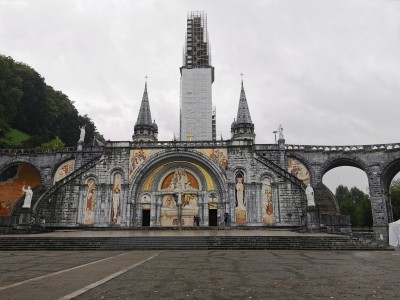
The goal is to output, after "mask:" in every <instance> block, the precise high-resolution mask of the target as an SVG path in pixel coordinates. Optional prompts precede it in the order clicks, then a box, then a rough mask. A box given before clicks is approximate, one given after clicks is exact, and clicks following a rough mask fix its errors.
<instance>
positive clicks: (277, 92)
mask: <svg viewBox="0 0 400 300" xmlns="http://www.w3.org/2000/svg"><path fill="white" fill-rule="evenodd" d="M192 10H202V11H206V12H207V15H208V32H209V38H210V43H211V54H212V63H213V66H214V67H215V72H216V80H215V82H214V84H213V102H214V104H215V105H216V109H217V132H218V134H222V136H223V138H225V139H226V138H230V125H231V123H232V121H233V118H235V117H236V114H237V105H238V101H239V92H240V75H239V74H240V73H241V72H243V73H244V74H245V75H244V85H245V90H246V96H247V100H248V103H249V107H250V112H251V116H252V119H253V122H254V124H255V130H256V135H257V137H256V141H257V143H273V142H274V136H273V134H272V131H274V130H276V129H277V128H278V126H279V124H282V125H283V127H284V132H285V138H286V142H287V143H288V144H312V145H347V144H350V145H354V144H374V143H391V142H400V137H399V135H400V134H399V131H398V128H399V125H400V124H399V123H400V120H399V117H398V113H399V109H400V101H399V100H400V1H395V0H379V1H378V0H373V1H372V0H371V1H366V0H365V1H362V0H346V1H337V0H325V1H321V0H275V1H273V0H270V1H268V0H259V1H258V0H252V1H248V0H217V1H216V0H209V1H208V0H202V1H188V0H180V1H179V0H168V1H165V0H158V1H157V0H155V1H151V0H143V1H131V0H114V1H112V0H85V1H79V0H69V1H67V0H59V1H54V0H35V1H33V0H31V1H28V0H0V41H1V44H0V53H1V54H4V55H9V56H11V57H13V58H14V59H15V60H17V61H22V62H25V63H27V64H28V65H30V66H32V67H33V68H35V69H36V70H37V71H38V72H39V73H40V74H41V75H42V76H43V77H44V78H45V79H46V82H47V83H48V84H49V85H51V86H53V87H54V88H55V89H56V90H61V91H62V92H64V93H65V94H66V95H68V96H69V98H70V99H71V100H72V101H74V102H75V105H76V107H77V108H78V110H79V112H80V113H81V114H88V115H89V116H90V117H91V118H92V119H93V121H94V122H95V124H96V126H97V128H98V130H99V132H100V133H102V134H103V135H104V136H105V138H106V139H111V140H130V139H131V135H132V132H133V126H134V123H135V121H136V118H137V113H138V110H139V106H140V101H141V97H142V93H143V88H144V77H145V76H146V75H148V76H149V79H148V91H149V98H150V106H151V110H152V115H153V118H155V119H156V122H157V124H158V127H159V138H160V140H171V139H172V137H173V133H176V134H177V133H178V132H179V78H180V74H179V67H180V66H181V64H182V48H183V45H184V35H185V26H186V14H187V12H188V11H192ZM328 175H329V174H328ZM328 175H327V176H328ZM338 176H339V175H334V176H332V177H335V178H336V177H338ZM353 177H354V176H353ZM365 180H366V179H365ZM351 184H352V183H349V184H348V185H351ZM361 185H363V184H361Z"/></svg>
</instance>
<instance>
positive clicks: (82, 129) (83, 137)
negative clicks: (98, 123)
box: [78, 125, 86, 144]
mask: <svg viewBox="0 0 400 300" xmlns="http://www.w3.org/2000/svg"><path fill="white" fill-rule="evenodd" d="M85 127H86V125H83V126H82V127H79V129H80V130H81V134H80V136H79V141H78V144H83V142H84V141H85V133H86V131H85Z"/></svg>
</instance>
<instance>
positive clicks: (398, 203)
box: [389, 178, 400, 221]
mask: <svg viewBox="0 0 400 300" xmlns="http://www.w3.org/2000/svg"><path fill="white" fill-rule="evenodd" d="M389 195H390V200H391V202H392V210H393V219H394V220H395V221H397V220H399V219H400V178H398V179H395V180H393V181H392V183H391V185H390V189H389Z"/></svg>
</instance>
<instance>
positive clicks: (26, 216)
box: [17, 208, 32, 230]
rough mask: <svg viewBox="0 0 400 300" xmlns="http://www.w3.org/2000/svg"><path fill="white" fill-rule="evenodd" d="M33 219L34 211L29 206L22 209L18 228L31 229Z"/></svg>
mask: <svg viewBox="0 0 400 300" xmlns="http://www.w3.org/2000/svg"><path fill="white" fill-rule="evenodd" d="M31 220H32V213H31V210H30V209H29V208H25V209H23V210H22V212H21V214H20V215H19V219H18V225H17V229H23V230H26V229H30V228H31Z"/></svg>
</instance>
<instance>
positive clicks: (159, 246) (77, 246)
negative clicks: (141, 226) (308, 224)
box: [0, 236, 389, 251]
mask: <svg viewBox="0 0 400 300" xmlns="http://www.w3.org/2000/svg"><path fill="white" fill-rule="evenodd" d="M0 250H3V251H13V250H15V251H20V250H64V251H65V250H79V251H81V250H389V249H388V248H387V247H385V246H381V245H378V244H373V243H365V242H364V241H360V240H357V239H351V238H349V237H346V236H343V237H342V236H322V237H316V236H300V237H299V236H296V237H291V236H290V237H289V236H287V237H285V236H234V237H233V236H218V237H217V236H200V237H191V236H186V237H176V236H173V237H165V236H164V237H1V238H0Z"/></svg>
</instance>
